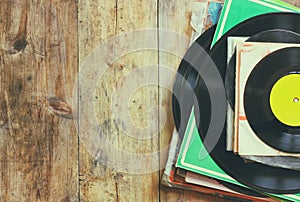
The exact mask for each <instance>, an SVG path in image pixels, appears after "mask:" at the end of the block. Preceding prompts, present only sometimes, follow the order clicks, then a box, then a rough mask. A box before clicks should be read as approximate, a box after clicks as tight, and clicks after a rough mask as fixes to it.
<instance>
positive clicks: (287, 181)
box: [193, 13, 300, 194]
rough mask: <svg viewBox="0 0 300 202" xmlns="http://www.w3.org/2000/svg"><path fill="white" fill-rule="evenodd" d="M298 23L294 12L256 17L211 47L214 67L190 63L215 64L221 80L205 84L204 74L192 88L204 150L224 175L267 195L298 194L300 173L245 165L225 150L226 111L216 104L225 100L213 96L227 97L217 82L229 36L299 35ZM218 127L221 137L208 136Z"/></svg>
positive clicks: (298, 16)
mask: <svg viewBox="0 0 300 202" xmlns="http://www.w3.org/2000/svg"><path fill="white" fill-rule="evenodd" d="M299 22H300V15H299V14H295V13H271V14H265V15H260V16H256V17H254V18H251V19H249V20H246V21H244V22H242V23H240V24H238V25H237V26H235V27H234V28H232V29H231V30H229V31H228V32H227V33H226V34H225V35H223V36H222V38H221V39H220V40H219V41H218V42H217V43H216V44H215V45H214V47H213V48H212V50H211V51H210V52H209V54H210V56H211V59H212V60H213V63H214V64H211V63H200V62H199V61H197V62H195V63H194V64H193V65H198V67H197V68H199V69H205V70H207V71H209V70H211V71H213V70H212V69H213V68H214V65H215V66H216V67H217V69H218V73H219V75H220V77H221V81H218V80H215V79H216V78H217V77H218V75H209V76H208V77H211V79H209V78H206V82H204V81H203V76H206V77H207V75H201V76H199V80H198V82H197V87H196V89H195V92H196V94H197V99H198V100H197V103H199V105H198V104H197V103H195V117H196V123H197V127H198V131H199V134H200V137H201V139H202V141H203V142H204V145H205V147H206V149H207V150H208V151H210V155H211V156H212V158H213V159H214V161H215V162H216V163H217V164H218V165H219V166H220V167H221V168H222V169H223V170H224V171H225V172H226V173H227V174H229V175H230V176H232V177H233V178H235V179H236V180H238V181H239V182H241V183H243V184H245V185H247V186H249V187H251V188H253V189H256V190H259V191H264V192H270V193H290V194H292V193H298V192H300V172H298V171H292V170H288V169H283V168H275V167H270V166H267V165H263V164H259V163H245V162H244V160H243V159H242V158H241V157H240V156H238V155H235V154H234V153H232V152H228V151H226V130H225V120H226V110H225V112H224V109H222V108H218V106H219V105H220V106H222V107H224V108H226V99H225V98H223V99H221V101H219V100H216V97H219V98H221V96H223V95H224V97H225V96H226V93H225V88H224V85H223V86H222V85H221V84H220V82H224V80H225V71H226V66H227V38H228V36H253V35H255V34H258V33H261V32H264V31H267V30H274V29H282V30H287V31H292V32H295V33H300V26H299ZM195 54H197V53H195ZM201 78H202V79H201ZM201 80H202V81H201ZM203 83H204V87H203ZM223 84H224V83H223ZM208 89H210V90H208ZM207 95H208V96H207ZM216 95H219V96H216ZM211 98H212V99H211ZM211 100H213V102H211ZM216 103H218V105H216ZM216 117H221V118H222V119H221V120H220V123H218V122H215V119H216ZM207 122H208V124H207ZM219 125H221V126H220V127H221V131H222V132H221V134H217V133H216V134H213V135H212V136H211V137H210V136H209V135H207V133H208V132H209V131H210V130H213V129H215V128H218V127H219ZM215 130H217V129H215ZM219 135H220V137H219ZM207 139H209V140H214V141H217V142H216V144H214V143H215V142H213V141H212V142H211V141H206V140H207ZM216 139H217V140H216Z"/></svg>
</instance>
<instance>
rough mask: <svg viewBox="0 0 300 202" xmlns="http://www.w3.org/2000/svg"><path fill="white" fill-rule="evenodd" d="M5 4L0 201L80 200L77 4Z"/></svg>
mask: <svg viewBox="0 0 300 202" xmlns="http://www.w3.org/2000/svg"><path fill="white" fill-rule="evenodd" d="M0 4H1V6H0V16H1V17H0V77H1V79H0V137H1V138H0V167H1V169H0V170H1V174H0V175H1V181H0V200H1V201H78V172H77V171H78V164H77V161H78V155H77V154H78V152H77V151H78V138H77V134H76V130H75V127H74V123H73V120H72V107H71V104H72V102H71V101H72V99H71V98H72V92H73V86H74V82H75V76H76V72H77V66H78V65H77V42H76V41H77V30H76V27H77V26H76V24H77V19H76V13H77V8H76V1H74V0H68V1H46V0H45V1H43V0H42V1H27V0H26V1H19V0H14V1H1V2H0Z"/></svg>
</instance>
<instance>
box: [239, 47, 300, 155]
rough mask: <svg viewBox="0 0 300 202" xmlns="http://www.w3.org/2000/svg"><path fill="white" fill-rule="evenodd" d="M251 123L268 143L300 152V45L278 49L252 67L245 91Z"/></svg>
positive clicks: (260, 136) (245, 101) (246, 105)
mask: <svg viewBox="0 0 300 202" xmlns="http://www.w3.org/2000/svg"><path fill="white" fill-rule="evenodd" d="M244 108H245V113H246V117H247V120H248V123H249V124H250V126H251V128H252V130H253V131H254V132H255V134H256V135H257V136H258V137H259V138H260V139H261V140H262V141H263V142H265V143H266V144H267V145H269V146H271V147H273V148H275V149H277V150H280V151H284V152H290V153H300V48H299V47H290V48H283V49H280V50H277V51H275V52H273V53H271V54H269V55H268V56H266V57H264V58H263V59H262V60H261V61H260V62H259V63H258V64H257V65H256V66H255V67H254V69H253V70H252V72H251V74H250V76H249V78H248V79H247V83H246V87H245V92H244Z"/></svg>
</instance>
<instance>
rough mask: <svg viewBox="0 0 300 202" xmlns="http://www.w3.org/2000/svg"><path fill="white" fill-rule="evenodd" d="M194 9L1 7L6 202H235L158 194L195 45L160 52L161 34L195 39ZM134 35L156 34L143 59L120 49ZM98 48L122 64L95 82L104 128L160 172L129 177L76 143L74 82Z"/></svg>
mask: <svg viewBox="0 0 300 202" xmlns="http://www.w3.org/2000/svg"><path fill="white" fill-rule="evenodd" d="M191 2H192V1H175V0H157V1H153V0H152V1H141V0H129V1H125V0H123V1H121V0H116V1H104V0H79V1H76V0H50V1H49V0H40V1H36V0H0V75H1V79H0V81H1V82H0V150H1V151H0V171H1V172H0V175H1V181H0V201H65V202H67V201H79V200H81V201H97V202H98V201H164V202H165V201H229V200H225V199H222V198H217V197H214V196H210V195H205V194H201V193H195V192H191V191H185V190H178V189H172V188H167V187H165V186H162V185H160V179H161V175H162V170H161V169H162V168H163V167H164V163H165V158H166V155H165V154H164V153H163V152H162V151H163V150H164V149H166V148H167V147H168V145H169V143H170V137H171V133H172V130H173V127H174V124H173V119H172V109H171V93H170V91H169V90H168V89H166V88H170V86H172V82H173V80H172V79H173V76H174V74H175V72H176V69H177V67H178V64H179V62H180V57H178V56H176V55H174V54H173V53H174V52H181V53H184V51H185V50H186V49H187V47H188V44H186V43H178V44H172V45H173V46H174V47H171V48H170V49H169V50H172V51H171V52H169V53H168V52H164V51H163V50H160V48H161V47H164V44H166V43H167V40H169V39H168V37H164V35H163V34H162V33H161V32H158V30H168V31H172V32H176V33H178V34H179V35H180V36H183V37H187V39H189V38H190V37H191V32H192V29H191V27H190V25H189V21H190V16H191ZM289 2H291V3H294V4H297V5H298V6H299V5H300V4H299V1H298V0H290V1H289ZM149 28H152V30H150V31H149V30H148V31H147V30H146V31H145V29H149ZM134 30H142V31H143V32H141V33H148V32H151V33H152V34H153V33H155V32H156V33H157V34H156V35H154V37H153V38H152V39H151V41H150V44H149V43H147V41H143V40H140V41H139V42H138V44H137V46H136V47H138V48H140V50H135V51H134V52H131V53H129V52H126V51H125V50H126V46H124V47H122V48H116V47H118V46H117V45H118V43H122V44H123V45H124V44H125V45H126V44H127V45H128V44H133V43H134V41H125V42H124V41H121V42H118V41H117V39H119V38H118V37H119V36H120V35H122V34H124V33H131V34H132V32H130V31H134ZM169 35H170V33H169V34H168V35H166V36H169ZM114 37H115V38H114ZM112 38H114V40H113V41H109V39H112ZM137 39H138V38H137ZM101 44H104V45H101ZM105 44H106V45H107V44H110V45H107V46H105ZM112 44H113V45H112ZM158 46H159V47H160V48H158ZM97 47H100V49H98V50H96V51H98V52H97V54H99V53H100V55H98V57H99V58H101V57H102V56H103V55H108V56H107V57H108V58H106V59H113V58H114V56H118V57H117V58H116V60H111V61H109V60H107V62H106V63H105V64H104V63H103V64H102V66H101V65H100V66H99V67H98V68H99V69H101V68H102V69H105V70H106V71H105V73H104V74H103V75H102V76H101V77H100V78H99V79H98V80H96V81H95V82H94V84H95V86H96V93H95V96H94V97H93V99H94V100H93V102H94V105H93V107H94V112H95V114H96V120H97V121H98V123H99V125H100V126H101V129H102V130H103V134H104V135H105V137H106V139H107V140H109V141H108V142H109V143H111V144H112V145H113V146H114V147H116V148H118V151H125V152H128V153H129V154H140V155H142V154H152V153H155V152H158V153H157V155H156V156H155V158H153V160H152V161H147V163H146V164H145V165H144V166H145V167H146V168H149V169H150V168H152V171H151V170H150V171H149V170H148V172H147V170H145V171H144V173H142V174H134V172H133V173H127V172H126V166H125V167H124V169H123V170H122V169H119V168H118V167H114V166H110V165H108V163H107V162H103V161H102V162H101V161H96V160H95V158H94V157H93V155H91V154H90V152H91V151H94V150H92V149H91V148H90V147H89V146H87V144H86V142H85V140H84V139H82V138H78V135H77V130H76V128H77V127H76V126H78V125H76V124H78V122H77V117H78V113H76V111H75V109H76V106H77V104H78V103H76V102H73V101H74V99H72V98H73V97H74V87H76V86H77V84H80V82H82V81H79V82H78V81H77V80H76V76H77V75H78V72H79V70H80V71H83V72H86V71H87V70H86V69H85V68H87V67H88V66H89V65H93V62H91V61H87V58H88V57H89V54H90V53H92V52H93V51H95V50H94V49H95V48H97ZM147 47H148V48H149V47H156V48H154V49H147ZM101 48H102V49H101ZM122 51H125V52H124V54H123V55H122V54H121V53H122ZM101 53H103V54H101ZM106 53H110V54H106ZM120 54H121V55H120ZM94 60H95V61H96V62H95V63H97V57H95V58H94ZM144 66H146V67H149V68H143V67H144ZM140 70H142V71H140ZM166 70H168V71H169V72H166ZM97 71H98V70H97V68H96V72H97ZM90 73H91V75H90V77H86V78H92V75H93V72H90ZM132 75H135V76H132ZM139 78H142V79H139ZM124 83H125V84H129V85H130V87H128V88H127V87H126V86H125V87H124V86H123V84H124ZM150 84H151V85H150ZM133 90H135V91H133ZM118 93H119V94H118ZM122 93H124V94H122ZM115 95H117V96H115ZM126 95H127V96H126ZM75 97H76V96H75ZM77 98H79V99H77V100H80V101H82V100H81V99H85V98H82V97H77ZM82 102H84V101H82ZM155 106H158V107H155ZM153 107H154V108H153ZM151 109H153V110H151ZM91 116H92V115H91ZM80 124H81V125H80V127H79V128H85V129H86V128H88V126H87V125H85V124H86V123H85V122H84V121H83V122H82V123H81V122H80ZM88 130H89V129H88ZM141 131H144V132H141ZM85 132H86V131H85ZM82 133H84V131H82ZM141 134H143V135H145V137H144V138H145V139H142V136H140V135H141ZM103 144H104V143H103ZM118 151H113V150H111V153H108V154H106V155H107V156H106V157H104V156H103V154H101V152H100V153H99V152H98V154H99V156H98V160H103V159H104V160H105V158H106V160H107V159H111V158H114V155H115V154H116V152H118ZM129 156H130V155H129ZM125 160H130V162H131V161H134V159H130V158H128V159H125ZM144 162H145V161H144ZM140 163H141V162H140V161H137V162H136V164H137V166H140V165H139V164H140ZM153 168H155V169H153ZM128 169H129V171H131V172H132V170H130V168H128Z"/></svg>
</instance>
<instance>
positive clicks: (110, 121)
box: [79, 0, 159, 201]
mask: <svg viewBox="0 0 300 202" xmlns="http://www.w3.org/2000/svg"><path fill="white" fill-rule="evenodd" d="M156 8H157V5H156V1H152V2H151V1H138V0H130V1H124V0H123V1H120V0H118V1H104V0H88V1H86V0H84V1H83V0H81V1H79V49H80V64H85V63H83V62H84V61H85V60H86V59H87V56H88V54H89V53H91V52H92V51H93V49H94V48H96V47H97V46H99V43H101V42H104V43H107V41H109V39H110V38H112V37H118V36H119V35H120V34H123V33H129V34H130V31H132V30H140V29H144V28H153V27H154V28H155V27H156V23H157V20H156V13H157V11H156ZM131 42H133V41H125V42H124V43H125V45H126V44H131ZM150 42H151V43H152V44H157V39H156V34H155V35H154V37H153V40H150ZM138 43H139V45H140V46H141V48H143V47H144V46H147V44H146V42H144V41H143V40H140V41H138ZM117 45H118V44H117V42H116V41H114V42H113V43H112V46H111V49H110V50H109V51H111V52H112V53H113V54H115V55H118V54H119V53H122V51H124V49H122V48H117ZM106 64H107V65H108V66H109V69H107V71H106V72H105V74H104V76H103V77H101V78H99V81H98V83H99V85H98V88H97V91H96V95H95V98H96V99H97V98H98V101H97V105H96V107H95V113H96V114H97V118H98V123H99V125H100V126H101V128H102V129H103V130H104V133H105V135H106V136H107V137H108V139H109V142H110V143H111V144H112V145H113V147H115V148H117V149H118V150H119V151H114V150H111V151H109V152H108V153H109V155H108V156H106V157H104V156H100V158H99V159H98V160H99V161H96V160H95V159H94V157H93V154H92V155H91V154H90V148H89V147H88V146H87V145H86V144H85V142H84V141H81V144H80V180H81V181H80V192H81V200H82V201H158V195H159V190H158V185H159V176H158V167H157V168H156V170H155V171H153V172H150V173H144V174H133V173H131V174H128V173H127V172H126V170H125V171H123V172H120V170H119V168H121V167H122V166H120V167H119V168H116V167H113V168H112V167H111V166H109V165H107V162H106V163H101V160H104V161H109V160H111V159H113V158H115V156H116V155H117V153H118V152H122V151H125V152H128V153H133V154H147V153H152V152H155V151H156V150H157V149H158V145H159V142H158V135H157V134H155V132H156V131H157V123H156V126H155V124H154V125H152V127H151V128H150V129H145V131H146V132H145V134H146V135H149V136H152V135H153V134H154V135H153V137H150V138H148V139H144V140H143V139H141V138H140V137H139V136H138V135H140V134H142V133H141V131H143V128H147V126H148V124H149V123H151V122H153V121H156V119H157V115H156V114H152V115H151V114H150V116H149V112H150V109H151V107H152V106H155V105H157V97H158V91H157V89H158V88H157V85H155V83H157V82H158V81H157V78H158V73H157V50H154V51H151V50H148V51H147V50H140V51H137V52H134V53H125V55H124V56H123V57H120V58H118V59H117V60H116V61H108V62H107V63H106ZM148 64H153V65H154V66H153V67H151V68H152V69H153V71H152V69H151V68H150V69H148V70H146V71H143V72H142V73H141V75H140V76H139V78H136V73H138V72H139V71H140V70H142V69H143V68H141V67H143V66H145V65H148ZM82 68H84V67H82ZM102 68H105V67H104V66H103V67H102ZM155 72H156V73H155ZM153 74H156V76H155V75H153ZM140 78H143V79H142V80H143V81H144V82H145V84H146V86H145V87H143V86H140V85H141V84H142V83H141V82H142V81H141V80H140ZM150 78H151V82H154V85H150V86H148V85H147V82H148V81H149V82H150ZM120 81H122V82H123V83H127V84H128V83H129V84H130V85H131V87H129V88H130V89H129V88H128V89H126V88H123V87H122V85H121V83H122V82H121V83H120ZM132 88H134V89H135V90H136V92H132V91H130V90H132ZM116 90H121V91H122V92H124V94H123V95H120V96H117V99H115V98H114V97H113V96H114V94H115V91H116ZM126 95H127V96H126ZM112 103H113V106H112ZM123 103H125V104H123ZM118 106H123V107H121V108H120V107H118ZM116 112H117V114H116V116H114V115H113V113H116ZM126 118H128V119H127V120H126ZM130 119H131V120H130ZM84 124H85V123H83V122H81V124H80V125H81V126H80V128H82V127H85V125H84ZM139 128H142V129H141V130H140V129H139ZM157 159H158V156H157ZM120 160H123V159H120ZM125 160H128V162H135V159H134V158H133V159H128V157H125ZM157 161H158V160H155V161H153V162H152V161H149V162H148V163H147V164H148V165H147V164H145V165H143V166H144V167H145V168H147V166H150V167H152V166H155V165H156V164H157ZM129 164H130V163H129ZM131 164H132V163H131ZM138 166H141V165H140V162H139V161H137V163H136V167H138ZM129 171H130V169H129ZM99 190H101V192H99Z"/></svg>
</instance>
